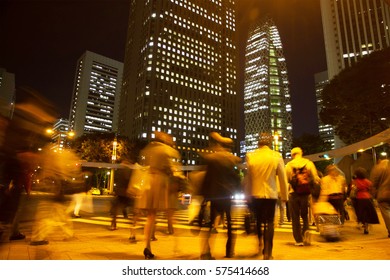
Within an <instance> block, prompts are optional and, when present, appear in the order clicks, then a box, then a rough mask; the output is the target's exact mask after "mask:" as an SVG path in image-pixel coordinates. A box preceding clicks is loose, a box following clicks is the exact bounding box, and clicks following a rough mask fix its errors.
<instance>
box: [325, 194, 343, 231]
mask: <svg viewBox="0 0 390 280" xmlns="http://www.w3.org/2000/svg"><path fill="white" fill-rule="evenodd" d="M340 196H341V195H329V196H328V202H329V203H330V204H332V206H333V207H334V209H335V210H336V211H337V213H339V215H340V221H341V223H342V224H344V220H345V208H344V197H340Z"/></svg>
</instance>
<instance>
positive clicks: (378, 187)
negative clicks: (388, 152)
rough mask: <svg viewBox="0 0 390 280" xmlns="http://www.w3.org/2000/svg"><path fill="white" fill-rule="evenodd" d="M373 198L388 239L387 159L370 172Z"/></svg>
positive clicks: (389, 166) (389, 179)
mask: <svg viewBox="0 0 390 280" xmlns="http://www.w3.org/2000/svg"><path fill="white" fill-rule="evenodd" d="M370 180H371V181H372V184H373V197H374V198H375V199H376V200H377V202H378V206H379V209H380V211H381V213H382V217H383V221H384V222H385V225H386V228H387V232H388V237H390V164H389V160H388V159H384V160H381V161H379V163H378V164H377V165H375V166H374V168H373V169H372V170H371V174H370Z"/></svg>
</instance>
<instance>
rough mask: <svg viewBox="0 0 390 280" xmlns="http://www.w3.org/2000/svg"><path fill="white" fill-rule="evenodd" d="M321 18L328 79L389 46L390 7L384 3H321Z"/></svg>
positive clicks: (342, 0) (376, 0)
mask: <svg viewBox="0 0 390 280" xmlns="http://www.w3.org/2000/svg"><path fill="white" fill-rule="evenodd" d="M321 16H322V25H323V30H324V39H325V51H326V61H327V66H328V74H329V79H332V78H333V77H334V76H335V75H337V74H338V73H339V72H340V71H341V70H342V69H344V68H346V67H348V66H352V65H353V64H354V63H356V62H357V61H358V60H359V59H360V58H361V57H362V56H364V55H367V54H369V53H371V52H372V51H375V50H381V49H384V48H386V47H389V46H390V29H389V26H390V7H389V5H388V4H386V3H385V1H384V0H360V1H357V0H321Z"/></svg>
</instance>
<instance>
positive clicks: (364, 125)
mask: <svg viewBox="0 0 390 280" xmlns="http://www.w3.org/2000/svg"><path fill="white" fill-rule="evenodd" d="M389 73H390V48H387V49H384V50H381V51H375V52H373V53H371V54H370V55H368V56H365V57H363V58H362V59H361V60H360V61H359V62H357V63H356V64H355V65H353V66H351V67H349V68H346V69H344V70H343V71H341V72H340V73H339V74H338V75H337V76H335V77H334V78H333V79H332V80H331V81H330V83H329V84H328V85H326V86H325V87H324V90H323V92H322V106H323V107H322V109H321V111H320V119H321V121H322V122H323V123H325V124H330V125H332V126H333V127H334V131H335V134H336V135H337V136H338V137H339V138H340V139H341V140H342V141H343V142H344V143H346V144H352V143H355V142H358V141H360V140H363V139H365V138H368V137H370V136H372V135H374V134H377V133H379V132H381V131H383V130H385V129H387V128H388V127H389V120H390V110H389V109H390V75H389Z"/></svg>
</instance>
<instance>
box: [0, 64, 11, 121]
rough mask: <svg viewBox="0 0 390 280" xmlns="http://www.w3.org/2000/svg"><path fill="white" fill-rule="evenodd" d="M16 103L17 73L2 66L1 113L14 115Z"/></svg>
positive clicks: (0, 86)
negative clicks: (10, 71)
mask: <svg viewBox="0 0 390 280" xmlns="http://www.w3.org/2000/svg"><path fill="white" fill-rule="evenodd" d="M14 103H15V74H13V73H9V72H7V70H6V69H4V68H0V114H1V115H3V116H4V117H7V118H10V117H12V114H13V110H14Z"/></svg>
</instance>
